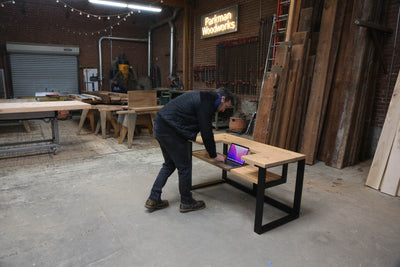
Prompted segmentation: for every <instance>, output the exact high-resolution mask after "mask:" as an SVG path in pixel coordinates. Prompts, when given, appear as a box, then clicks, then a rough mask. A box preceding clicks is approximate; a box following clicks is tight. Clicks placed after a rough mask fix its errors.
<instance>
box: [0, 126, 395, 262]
mask: <svg viewBox="0 0 400 267" xmlns="http://www.w3.org/2000/svg"><path fill="white" fill-rule="evenodd" d="M42 126H43V125H41V124H40V123H38V124H34V125H33V126H31V128H33V132H35V130H36V131H39V132H40V134H43V132H44V131H45V130H43V129H44V128H45V127H44V126H43V127H42ZM76 128H77V121H72V120H69V121H61V122H60V133H61V146H60V152H59V154H58V155H52V154H50V153H47V152H46V151H45V152H44V153H38V152H36V153H34V154H31V155H28V156H23V157H22V156H20V155H8V156H3V158H1V159H0V236H1V238H0V266H2V267H3V266H400V226H399V225H400V201H399V200H400V199H399V197H391V196H388V195H385V194H382V193H380V192H378V191H376V190H373V189H371V188H368V187H365V186H364V182H365V180H366V177H367V175H368V170H369V165H370V162H364V163H361V164H359V165H357V166H353V167H349V168H345V169H343V170H338V169H334V168H330V167H327V166H325V165H324V163H317V164H315V165H313V166H306V171H305V182H304V190H303V199H302V207H301V216H300V218H299V219H297V220H295V221H292V222H290V223H288V224H286V225H283V226H281V227H279V228H276V229H274V230H272V231H270V232H267V233H265V234H262V235H258V234H256V233H254V232H253V222H254V209H255V199H254V198H253V197H251V196H249V195H247V194H245V193H243V192H241V191H239V190H237V189H235V188H233V187H231V186H230V185H218V186H214V187H210V188H206V189H199V190H196V191H195V192H194V197H195V198H196V199H202V200H204V201H205V202H206V205H207V207H206V209H204V210H201V211H197V212H192V213H187V214H181V213H180V212H179V193H178V182H177V174H176V173H174V174H173V175H172V176H171V177H170V179H169V181H168V183H167V185H166V186H165V189H164V194H163V198H164V199H168V200H169V202H170V207H168V208H167V209H164V210H160V211H156V212H153V213H149V212H147V211H146V210H145V208H144V202H145V200H146V199H147V197H148V194H149V191H150V188H151V186H152V183H153V182H154V179H155V176H156V175H157V173H158V170H159V168H160V166H161V164H162V161H163V160H162V155H161V152H160V150H159V148H158V146H157V143H156V142H155V140H154V139H153V138H152V137H151V136H150V135H149V134H148V133H146V132H143V134H142V135H140V136H138V137H137V138H135V140H134V143H133V145H134V147H133V149H131V150H129V149H127V148H126V144H121V145H120V144H118V143H117V141H116V140H115V139H114V138H111V137H110V138H107V139H106V140H103V139H101V138H99V137H97V136H94V135H92V134H91V133H89V132H84V133H83V134H82V135H80V136H76V135H75V134H74V131H75V129H76ZM11 131H16V132H17V131H21V129H14V130H11ZM7 136H10V132H8V133H5V132H4V131H2V128H0V141H1V138H2V137H3V138H6V137H7ZM13 136H15V135H13ZM196 147H197V146H196ZM218 148H219V149H222V146H219V147H218ZM15 162H17V163H15ZM295 167H296V166H295V165H293V166H290V165H289V179H288V183H287V184H284V185H281V186H278V187H275V188H272V189H268V190H267V191H266V193H267V194H269V195H272V196H274V197H276V198H279V199H281V200H282V201H283V202H288V203H289V202H290V201H291V199H292V197H293V194H292V190H293V188H294V183H293V180H294V179H293V175H294V172H295ZM278 171H279V170H278ZM220 174H221V172H220V170H219V169H217V168H216V167H213V166H211V165H209V164H207V163H204V162H202V161H200V160H198V159H194V160H193V183H199V182H203V181H207V180H212V179H215V178H219V177H220ZM230 177H233V176H232V175H231V176H230ZM233 178H235V177H233ZM238 181H240V180H239V179H238ZM279 215H281V213H280V212H279V211H277V210H275V209H274V208H271V207H269V206H267V205H266V206H265V208H264V221H267V220H269V219H271V218H276V216H279Z"/></svg>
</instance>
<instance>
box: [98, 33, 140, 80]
mask: <svg viewBox="0 0 400 267" xmlns="http://www.w3.org/2000/svg"><path fill="white" fill-rule="evenodd" d="M104 39H108V40H118V41H129V42H141V43H147V39H135V38H124V37H112V36H103V37H101V38H100V39H99V82H100V87H101V86H102V85H103V68H102V65H101V64H102V62H101V41H103V40H104Z"/></svg>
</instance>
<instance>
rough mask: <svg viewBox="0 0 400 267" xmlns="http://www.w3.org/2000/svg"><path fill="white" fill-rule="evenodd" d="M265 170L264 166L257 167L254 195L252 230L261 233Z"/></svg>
mask: <svg viewBox="0 0 400 267" xmlns="http://www.w3.org/2000/svg"><path fill="white" fill-rule="evenodd" d="M266 173H267V170H266V169H265V168H261V167H259V168H258V184H257V195H256V215H255V219H254V232H256V233H257V234H261V233H262V232H263V231H262V218H263V211H264V190H265V175H266Z"/></svg>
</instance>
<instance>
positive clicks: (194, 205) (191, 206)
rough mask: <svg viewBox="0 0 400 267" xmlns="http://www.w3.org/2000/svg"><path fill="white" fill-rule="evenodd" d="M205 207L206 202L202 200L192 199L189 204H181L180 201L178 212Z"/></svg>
mask: <svg viewBox="0 0 400 267" xmlns="http://www.w3.org/2000/svg"><path fill="white" fill-rule="evenodd" d="M205 207H206V204H205V203H204V201H203V200H194V199H193V200H192V203H190V204H183V203H182V202H181V206H180V212H189V211H195V210H201V209H204V208H205Z"/></svg>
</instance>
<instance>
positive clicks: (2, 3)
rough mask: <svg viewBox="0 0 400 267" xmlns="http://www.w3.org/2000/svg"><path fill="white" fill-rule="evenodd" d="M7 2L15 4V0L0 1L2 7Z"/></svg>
mask: <svg viewBox="0 0 400 267" xmlns="http://www.w3.org/2000/svg"><path fill="white" fill-rule="evenodd" d="M5 4H15V1H14V0H12V1H11V0H10V1H4V2H1V3H0V7H5Z"/></svg>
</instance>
